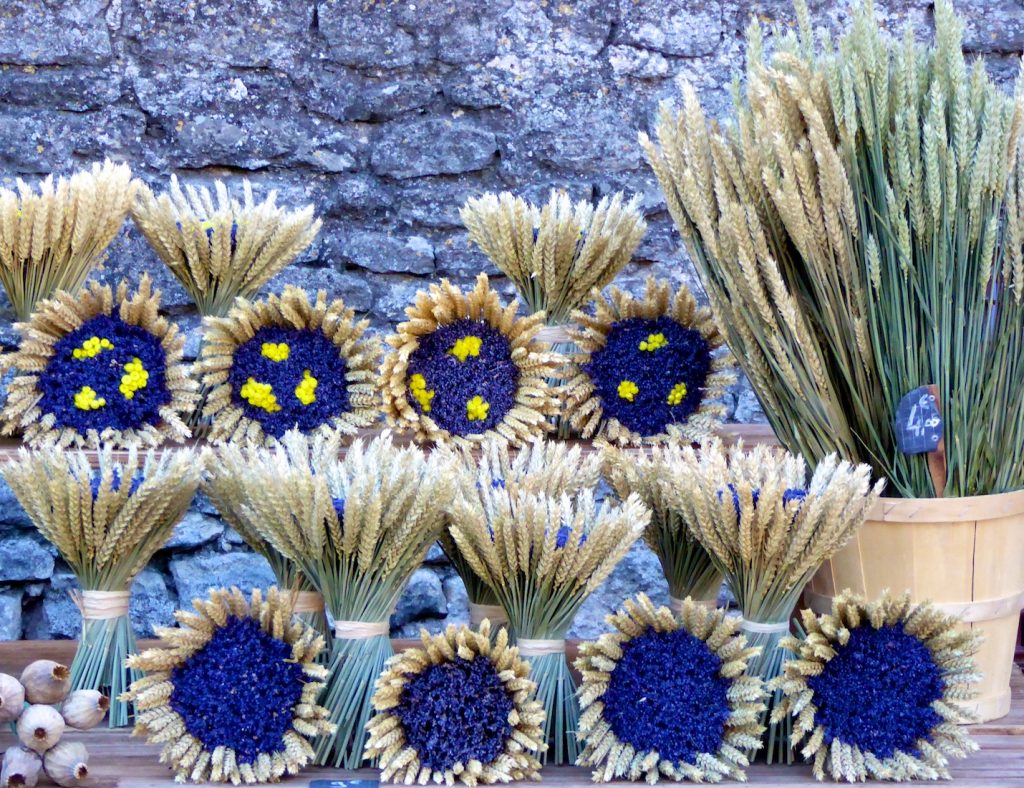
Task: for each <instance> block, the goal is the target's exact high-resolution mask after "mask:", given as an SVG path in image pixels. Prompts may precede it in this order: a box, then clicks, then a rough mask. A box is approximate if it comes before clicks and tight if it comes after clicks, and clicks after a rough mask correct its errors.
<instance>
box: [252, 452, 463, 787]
mask: <svg viewBox="0 0 1024 788" xmlns="http://www.w3.org/2000/svg"><path fill="white" fill-rule="evenodd" d="M232 470H233V471H234V475H235V477H236V482H235V484H237V485H238V487H237V489H238V490H239V494H240V495H241V500H245V501H246V505H245V506H244V507H243V508H242V510H241V514H242V516H243V517H245V518H247V519H248V525H249V528H250V529H252V530H254V531H256V532H257V533H259V534H261V535H262V537H263V538H264V539H266V540H267V541H268V542H269V543H270V544H271V545H272V546H273V548H274V549H275V550H277V551H278V552H279V553H281V554H282V555H284V556H285V557H287V558H288V559H289V560H290V561H292V562H293V564H294V565H295V566H296V567H297V568H298V569H299V570H301V571H302V573H303V574H304V575H305V576H306V577H307V578H309V580H310V582H311V583H312V584H313V587H314V588H315V589H316V590H317V591H319V592H320V594H321V595H322V596H323V598H324V601H325V602H326V605H327V610H328V612H329V613H330V615H331V617H332V618H333V619H334V642H333V645H332V651H331V658H330V667H331V678H330V681H329V683H328V686H327V689H326V691H325V693H324V695H323V698H322V700H323V703H324V705H325V706H327V707H328V708H329V709H331V721H332V723H337V725H338V728H337V732H336V733H335V734H333V735H331V736H325V737H324V738H322V739H320V741H319V742H318V744H317V750H316V762H317V763H318V764H321V765H329V766H333V767H335V768H337V767H344V768H348V769H351V768H357V767H358V766H359V765H360V764H361V763H362V759H363V742H364V737H365V726H366V723H367V721H368V720H369V719H370V715H371V713H372V704H371V698H372V695H373V682H374V680H375V679H376V678H377V676H378V675H380V672H381V670H383V668H384V663H385V662H386V661H387V659H388V658H389V657H391V656H392V655H393V651H392V649H391V641H390V639H389V638H388V634H389V626H388V619H389V617H390V615H391V611H392V610H393V609H394V606H395V604H396V603H397V602H398V597H399V596H400V595H401V593H402V589H403V588H404V586H405V584H406V582H407V581H408V579H409V577H410V576H411V575H412V573H413V572H415V571H416V569H417V568H418V567H419V566H420V564H421V563H422V562H423V559H424V557H425V556H426V554H427V551H428V550H429V549H430V546H431V545H432V544H433V543H434V542H435V541H436V540H437V537H438V534H439V532H440V530H441V527H442V525H443V523H444V512H445V509H446V508H447V507H448V506H449V505H450V502H451V499H452V496H453V495H454V489H455V481H454V477H453V474H452V471H451V469H450V467H449V465H448V460H447V459H445V458H444V457H442V455H440V454H438V453H435V454H432V455H431V456H430V457H427V456H425V455H424V454H423V452H421V451H420V450H419V449H417V448H415V447H406V448H398V447H396V446H394V445H393V444H392V442H391V436H390V435H389V434H387V433H385V434H384V435H382V436H380V437H378V438H376V439H374V440H373V441H372V442H370V444H369V445H367V446H364V444H363V442H362V441H361V440H357V441H355V442H354V443H353V444H352V446H351V447H350V448H349V449H348V451H347V452H346V454H345V458H344V459H343V460H339V459H338V454H337V451H336V450H331V449H330V448H329V442H327V441H321V442H319V443H312V444H311V443H309V442H308V441H307V440H306V439H305V437H304V436H302V435H301V434H299V433H295V434H294V435H293V436H290V437H289V438H287V439H286V441H285V443H284V444H282V445H278V446H276V447H275V448H273V449H265V450H263V451H259V452H253V453H252V454H251V455H250V461H249V462H248V463H246V464H244V465H242V466H241V467H237V468H234V469H232Z"/></svg>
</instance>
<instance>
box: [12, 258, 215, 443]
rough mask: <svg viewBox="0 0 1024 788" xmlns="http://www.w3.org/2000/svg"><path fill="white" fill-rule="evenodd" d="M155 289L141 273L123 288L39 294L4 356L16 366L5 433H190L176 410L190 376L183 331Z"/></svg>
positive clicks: (83, 439) (100, 439) (106, 438)
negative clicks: (166, 314)
mask: <svg viewBox="0 0 1024 788" xmlns="http://www.w3.org/2000/svg"><path fill="white" fill-rule="evenodd" d="M159 308H160V292H159V291H153V289H152V282H151V280H150V279H149V277H148V276H144V277H143V278H142V281H141V282H140V284H139V289H138V291H137V292H135V293H134V294H131V295H130V296H129V293H128V285H127V283H124V282H122V283H121V284H120V285H119V286H118V288H117V291H116V292H113V291H112V290H111V288H110V287H108V286H105V285H101V284H98V283H96V282H93V283H91V284H90V285H89V286H88V287H87V288H85V289H83V290H81V291H79V292H78V293H76V294H71V293H65V292H61V293H58V294H57V296H56V297H55V298H54V299H52V300H49V301H43V302H42V303H40V304H39V306H38V308H37V310H36V312H35V313H33V315H32V317H31V319H30V320H29V321H28V322H27V323H19V324H18V330H19V332H20V333H21V335H22V340H21V342H20V344H19V346H18V350H17V351H16V352H15V353H14V354H12V356H10V357H9V358H8V359H6V361H5V363H6V364H7V365H8V366H11V367H13V368H14V369H15V370H16V371H17V373H18V376H17V377H16V378H15V379H14V380H13V381H12V383H11V386H10V389H9V394H8V399H7V404H6V406H5V408H4V411H3V420H4V427H3V431H4V434H11V433H14V432H16V431H19V430H20V431H22V432H23V434H24V439H25V441H26V442H27V443H29V444H30V445H33V446H48V445H59V446H89V447H95V446H98V445H99V444H101V443H103V444H110V445H113V446H115V447H126V446H136V445H145V446H155V445H157V444H159V443H161V442H163V441H164V440H165V439H167V438H171V439H174V440H179V441H180V440H184V439H185V438H187V437H189V430H188V427H187V426H186V425H185V423H184V421H183V420H182V416H183V414H186V413H188V412H189V410H190V409H191V407H192V405H193V403H194V402H195V399H196V385H195V383H194V382H193V381H192V380H191V379H190V378H189V375H188V370H187V368H186V367H185V365H184V364H182V361H181V358H182V351H183V348H184V339H183V338H182V337H181V336H180V335H179V333H178V329H177V327H176V326H175V325H173V324H172V323H169V322H168V321H167V320H166V319H164V318H163V317H161V316H160V313H159Z"/></svg>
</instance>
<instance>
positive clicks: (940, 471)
mask: <svg viewBox="0 0 1024 788" xmlns="http://www.w3.org/2000/svg"><path fill="white" fill-rule="evenodd" d="M940 407H941V406H940V403H939V392H938V388H937V387H936V386H934V385H931V386H921V387H920V388H916V389H914V390H913V391H911V392H910V393H909V394H907V395H906V396H904V397H903V399H901V400H900V404H899V406H898V407H897V408H896V423H895V425H894V426H895V428H896V445H897V447H898V448H899V450H900V451H901V452H903V453H904V454H927V455H928V458H927V460H928V472H929V474H930V475H931V477H932V486H934V487H935V494H936V495H938V496H941V495H942V493H943V491H944V490H945V489H946V445H945V439H944V431H943V425H942V413H941V410H940Z"/></svg>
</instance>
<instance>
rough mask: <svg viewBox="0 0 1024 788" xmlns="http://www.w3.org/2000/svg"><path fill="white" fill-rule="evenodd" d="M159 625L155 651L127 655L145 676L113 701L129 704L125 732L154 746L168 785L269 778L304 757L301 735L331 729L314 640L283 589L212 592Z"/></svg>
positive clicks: (305, 740) (299, 764) (319, 641)
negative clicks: (167, 771)
mask: <svg viewBox="0 0 1024 788" xmlns="http://www.w3.org/2000/svg"><path fill="white" fill-rule="evenodd" d="M192 606H193V607H194V608H195V610H196V612H195V613H190V612H185V611H181V610H179V611H177V612H176V613H175V614H174V617H175V619H177V621H178V624H179V626H178V627H161V628H159V629H158V630H157V635H158V636H159V637H160V639H161V647H160V648H152V649H149V650H147V651H144V652H143V653H142V654H137V655H133V656H130V657H129V658H128V665H129V667H132V668H136V669H138V670H141V671H143V672H144V673H145V674H146V675H145V676H144V677H143V678H141V679H139V680H137V681H135V682H132V685H131V688H130V689H129V690H128V692H126V693H124V695H123V696H122V699H123V700H126V701H132V702H134V703H135V708H136V715H137V716H136V720H135V729H134V731H133V735H136V736H146V737H148V738H149V740H150V741H152V742H156V743H160V744H163V752H162V754H161V756H160V760H161V762H164V763H169V764H170V765H171V767H172V768H173V769H174V770H175V772H176V774H175V780H176V781H177V782H186V781H192V782H232V783H234V784H235V785H238V783H240V782H245V783H250V784H251V783H257V782H277V781H278V780H279V779H280V778H281V777H282V776H284V775H285V774H297V773H298V772H299V770H301V769H302V768H303V767H304V766H306V765H307V764H308V763H310V761H311V760H312V759H313V747H312V746H311V745H310V743H309V737H313V736H319V735H323V734H329V733H332V732H333V730H334V725H332V724H331V723H330V722H328V716H329V714H330V712H329V711H328V710H327V709H325V708H324V707H323V706H320V705H319V704H318V701H317V698H318V696H319V695H320V691H321V690H322V689H323V687H324V680H325V679H326V678H327V668H325V667H324V666H323V665H320V664H319V663H317V661H316V659H317V656H318V655H319V653H320V651H321V650H322V649H323V646H324V641H323V638H322V637H321V636H320V635H319V634H317V632H316V630H314V629H313V628H312V627H310V626H308V625H307V624H305V623H303V622H302V621H301V620H300V619H299V618H298V617H294V616H292V607H291V595H290V594H289V593H287V592H282V591H279V590H278V589H277V588H270V589H269V590H268V591H267V595H266V598H265V599H264V597H263V594H262V592H261V591H260V590H259V589H256V590H254V591H253V592H252V596H251V598H248V597H246V596H245V595H244V594H243V593H242V592H241V591H239V590H238V589H237V588H232V589H231V590H230V591H228V590H227V589H223V588H220V589H214V590H212V591H211V592H210V598H209V599H206V600H202V599H195V600H193V601H192Z"/></svg>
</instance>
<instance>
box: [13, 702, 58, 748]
mask: <svg viewBox="0 0 1024 788" xmlns="http://www.w3.org/2000/svg"><path fill="white" fill-rule="evenodd" d="M62 735H64V718H63V717H61V716H60V712H59V711H57V710H56V709H55V708H53V706H41V705H40V706H29V707H28V708H27V709H25V711H23V712H22V714H21V716H20V717H19V718H18V739H19V740H20V741H21V743H22V744H24V745H25V746H26V747H28V748H29V749H30V750H35V751H36V752H38V753H40V754H42V753H44V752H46V751H47V750H48V749H50V748H51V747H53V746H54V745H55V744H56V743H57V742H59V741H60V737H61V736H62Z"/></svg>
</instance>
